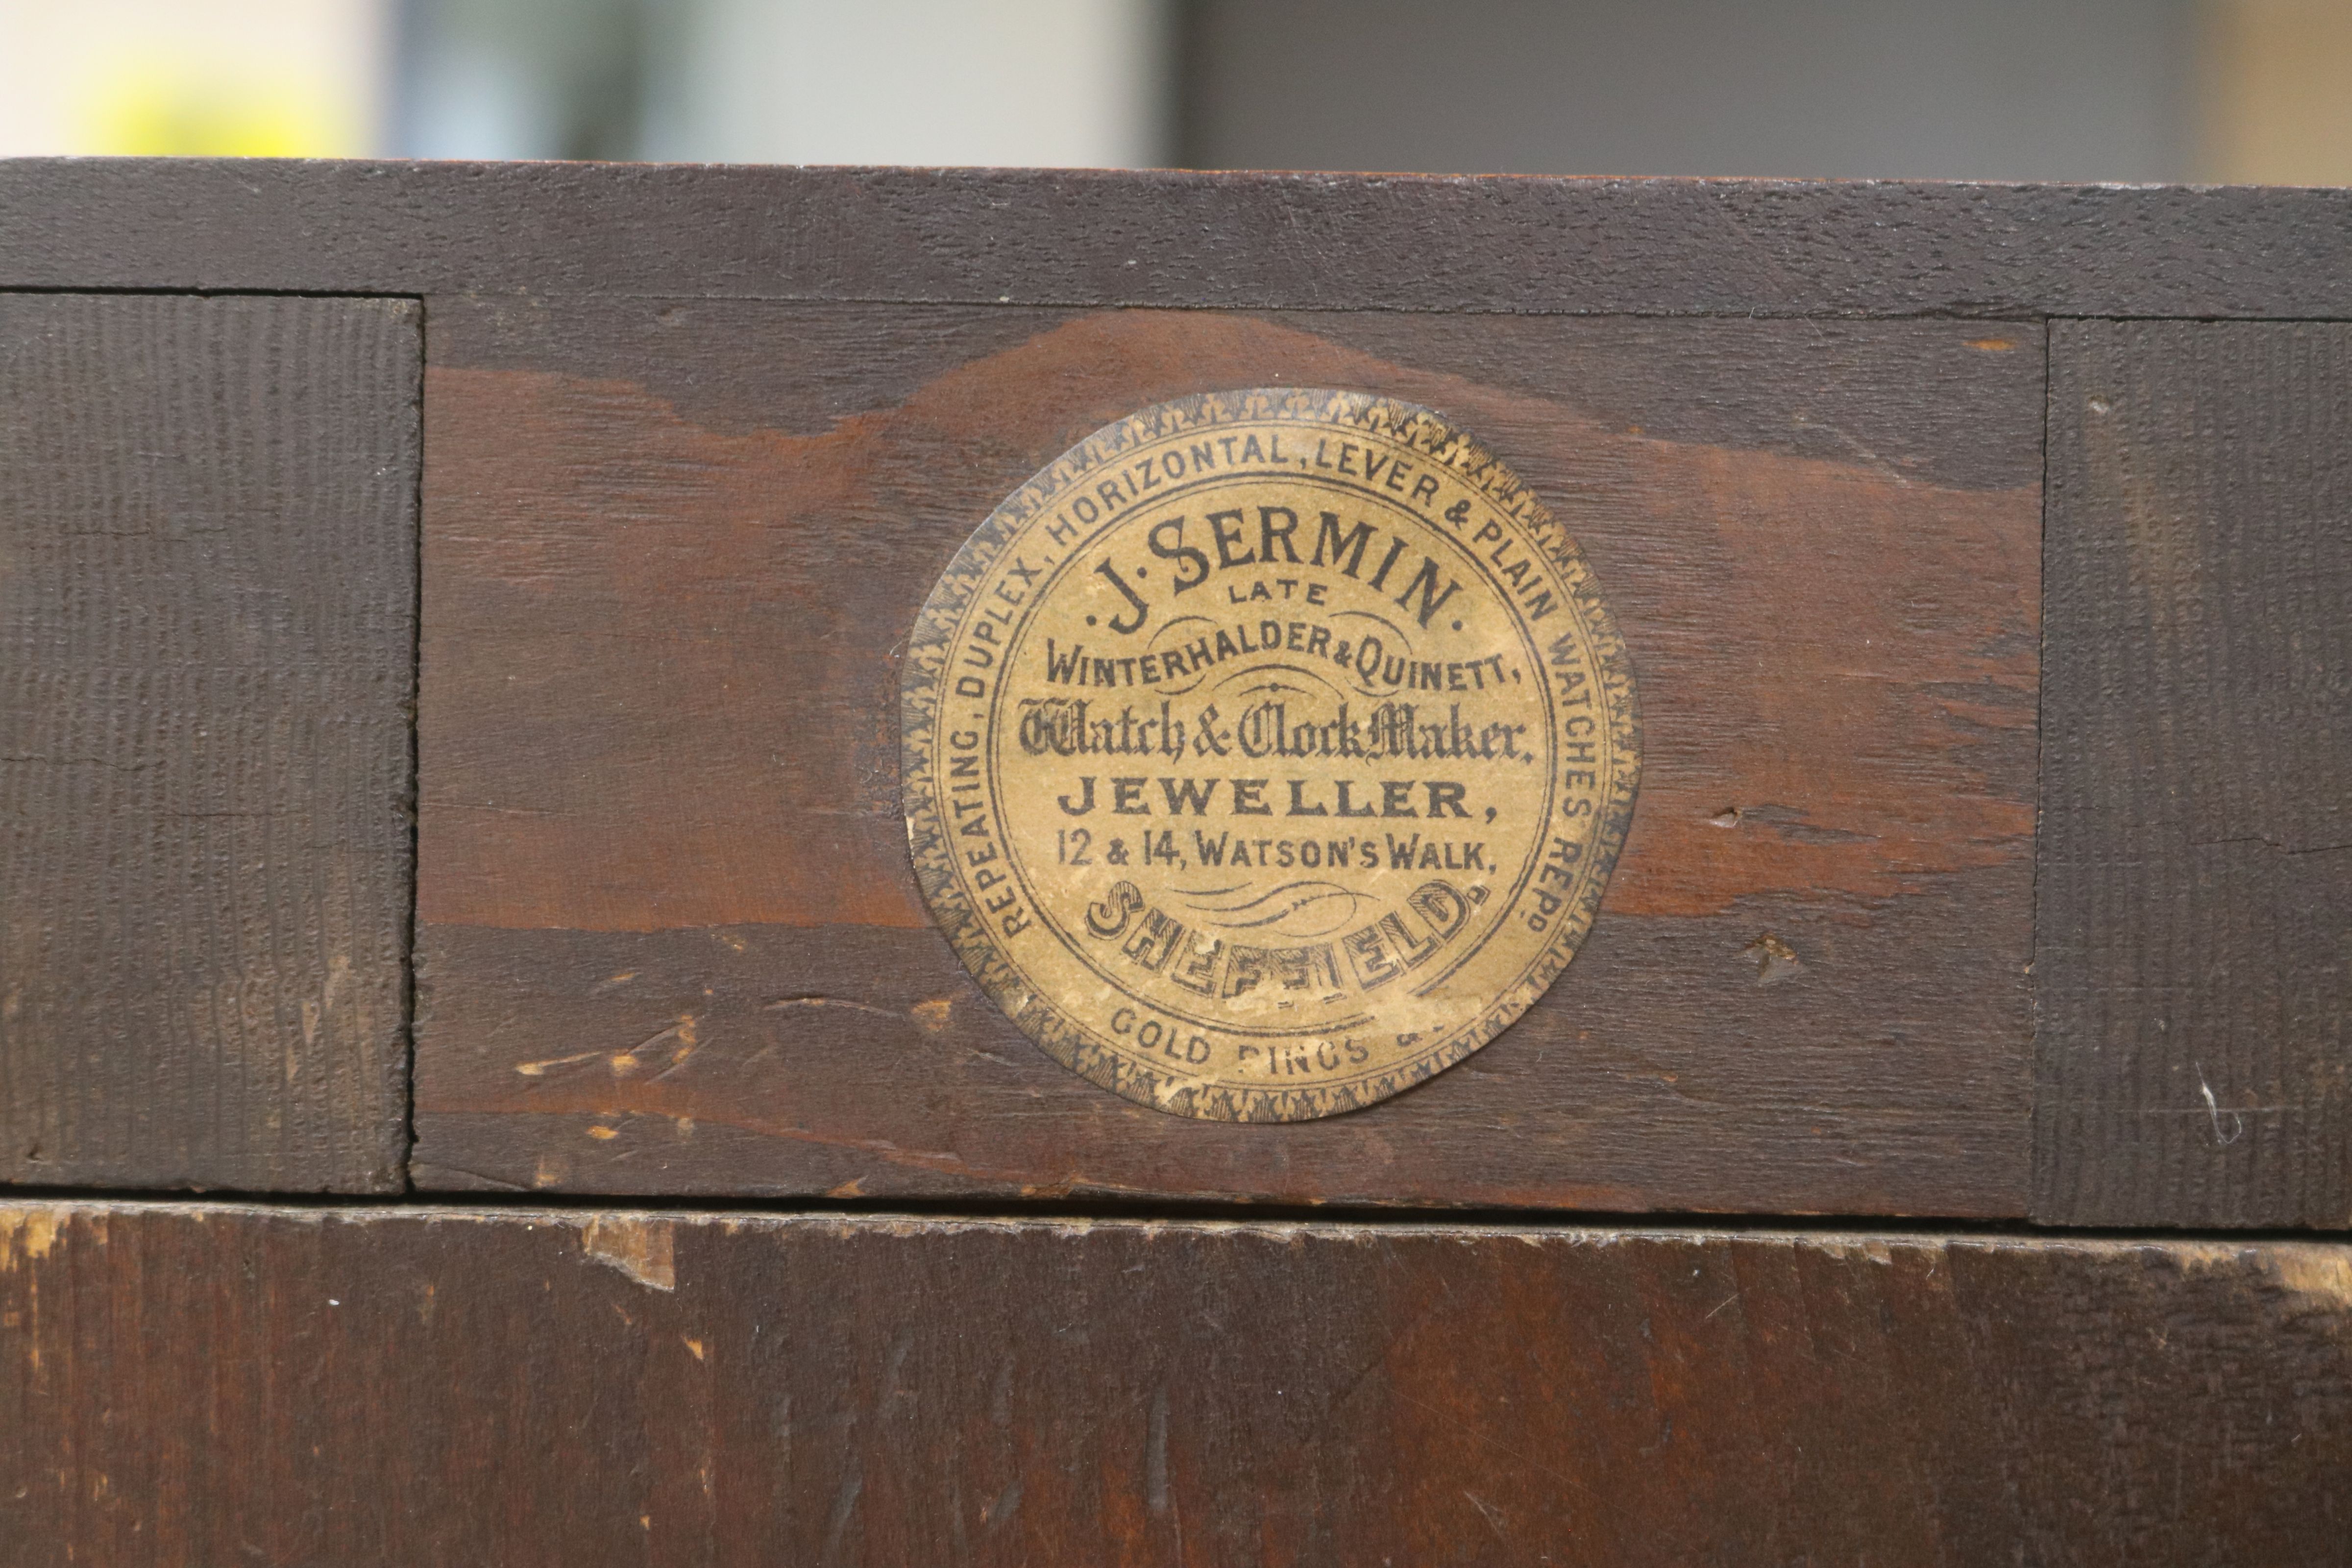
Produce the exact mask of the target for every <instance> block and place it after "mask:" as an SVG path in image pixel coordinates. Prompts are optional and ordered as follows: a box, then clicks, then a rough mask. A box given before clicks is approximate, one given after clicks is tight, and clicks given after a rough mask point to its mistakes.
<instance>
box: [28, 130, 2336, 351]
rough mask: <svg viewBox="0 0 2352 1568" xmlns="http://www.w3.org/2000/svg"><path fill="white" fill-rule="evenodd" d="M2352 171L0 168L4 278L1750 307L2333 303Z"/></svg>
mask: <svg viewBox="0 0 2352 1568" xmlns="http://www.w3.org/2000/svg"><path fill="white" fill-rule="evenodd" d="M2347 245H2352V191H2344V190H2294V191H2290V190H2256V189H2238V190H2227V189H2224V190H2190V189H2184V188H2180V187H2177V186H2176V187H2160V186H2156V187H2139V188H2122V187H2114V186H2108V187H2095V186H2065V185H1990V184H1958V183H1955V184H1900V183H1896V182H1878V181H1837V182H1805V181H1788V180H1669V179H1652V180H1625V179H1526V178H1485V179H1471V178H1434V177H1425V176H1411V175H1405V176H1398V175H1367V174H1180V173H1168V172H1158V173H1152V172H1142V173H1103V172H1092V171H1083V170H1048V171H1037V170H1028V171H1023V170H971V169H962V170H937V169H930V170H923V169H787V168H715V167H672V168H662V167H654V166H646V165H622V164H605V165H598V164H581V163H575V164H553V163H504V164H499V163H330V162H324V161H310V162H300V163H272V162H268V161H263V160H258V159H230V160H193V159H107V160H105V161H103V162H98V161H93V160H87V159H84V160H68V159H18V160H9V161H5V162H0V286H7V287H16V288H47V289H60V288H62V289H97V288H131V289H281V290H282V289H291V290H299V291H356V292H368V293H387V294H394V293H396V294H425V295H432V294H451V295H456V294H465V293H473V292H482V293H505V294H517V293H529V294H534V295H547V294H570V293H604V294H612V293H620V294H666V295H676V296H680V297H686V298H696V299H699V298H711V297H722V296H733V297H739V298H766V299H800V300H909V301H915V300H929V301H940V302H962V303H994V302H998V301H1005V302H1010V303H1016V304H1035V305H1080V306H1108V305H1165V306H1224V307H1232V308H1243V309H1254V310H1264V309H1282V308H1290V309H1340V310H1346V309H1354V308H1357V307H1373V308H1381V309H1402V310H1516V311H1548V310H1559V311H1575V312H1586V313H1632V314H1661V313H1667V314H1674V313H1707V312H1712V313H1718V314H1724V315H1732V316H1743V315H1748V314H1750V313H1764V314H1773V315H1836V316H1845V315H1856V314H1862V315H1935V314H1946V315H1966V316H2009V315H2016V316H2023V315H2038V314H2042V313H2051V314H2058V315H2103V314H2124V315H2184V316H2216V315H2230V316H2258V315H2273V316H2338V317H2341V316H2347V315H2352V271H2348V270H2347V268H2345V267H2344V266H2343V264H2342V263H2343V257H2344V253H2345V249H2346V247H2347Z"/></svg>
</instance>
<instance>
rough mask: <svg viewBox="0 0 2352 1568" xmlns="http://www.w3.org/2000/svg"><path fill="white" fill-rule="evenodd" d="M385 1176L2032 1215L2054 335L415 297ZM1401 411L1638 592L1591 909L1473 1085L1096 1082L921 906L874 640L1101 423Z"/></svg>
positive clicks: (1988, 328) (1628, 599) (888, 665)
mask: <svg viewBox="0 0 2352 1568" xmlns="http://www.w3.org/2000/svg"><path fill="white" fill-rule="evenodd" d="M430 320H431V328H430V340H431V360H432V365H433V368H432V370H431V372H430V374H429V375H428V381H427V388H428V390H427V395H426V421H427V427H428V436H427V440H426V453H427V458H426V468H425V601H424V602H425V624H424V631H423V658H422V715H421V719H420V725H421V728H420V742H419V744H420V761H421V773H420V791H421V795H422V817H421V827H420V835H421V837H420V864H419V884H418V916H419V921H420V929H419V973H418V983H419V1019H418V1036H417V1040H418V1044H417V1079H416V1091H417V1093H416V1132H417V1139H418V1142H417V1148H416V1160H417V1165H416V1169H415V1179H416V1180H417V1182H418V1183H419V1184H422V1185H425V1186H463V1185H468V1184H489V1185H505V1186H514V1187H531V1186H540V1187H553V1188H558V1189H562V1190H570V1191H578V1192H604V1193H614V1192H633V1193H688V1192H700V1193H732V1194H811V1193H826V1192H832V1193H842V1194H869V1195H871V1194H892V1193H898V1194H911V1193H932V1194H937V1193H961V1194H973V1193H990V1194H1037V1193H1046V1192H1065V1191H1085V1192H1089V1193H1097V1194H1120V1193H1130V1194H1172V1195H1182V1196H1187V1197H1244V1198H1260V1199H1280V1200H1287V1201H1313V1202H1327V1201H1328V1202H1339V1201H1351V1202H1358V1201H1360V1202H1375V1203H1435V1204H1470V1205H1570V1206H1584V1207H1600V1208H1610V1209H1636V1208H1644V1207H1672V1208H1681V1209H1693V1208H1696V1209H1748V1210H1793V1211H1808V1212H1811V1211H1843V1212H1866V1213H1932V1214H1946V1215H2016V1214H2019V1213H2021V1212H2022V1211H2023V1208H2024V1205H2025V1202H2026V1181H2027V1175H2028V1137H2029V1121H2028V1109H2027V1088H2028V1079H2029V1076H2030V1072H2029V1053H2030V1049H2031V1023H2030V1017H2029V1011H2028V997H2027V991H2026V986H2027V974H2026V963H2027V958H2028V942H2029V940H2030V925H2031V898H2032V891H2031V878H2032V847H2031V835H2032V826H2033V798H2034V795H2033V792H2034V733H2033V723H2034V712H2035V700H2036V691H2035V681H2036V640H2037V635H2038V626H2039V567H2040V559H2039V534H2040V512H2041V495H2040V466H2041V439H2042V405H2043V391H2042V331H2041V329H2040V328H2039V327H2038V326H2032V327H2024V326H2016V325H2011V324H2003V323H1985V322H1975V323H1965V324H1964V323H1958V322H1920V323H1879V324H1864V323H1838V322H1731V321H1708V322H1678V323H1677V322H1662V323H1646V324H1645V323H1640V322H1626V321H1573V320H1562V319H1521V318H1508V317H1458V318H1451V319H1441V318H1434V317H1429V316H1405V315H1392V316H1389V315H1381V314H1378V313H1373V312H1346V313H1339V314H1332V315H1298V316H1290V317H1280V318H1268V317H1257V316H1245V315H1231V314H1220V313H1211V312H1202V311H1183V312H1158V311H1114V312H1079V311H1039V310H1020V309H1017V308H948V307H941V308H912V307H892V306H830V307H790V306H783V305H774V304H741V303H709V304H698V303H688V302H667V303H665V302H660V301H643V302H640V301H614V302H605V303H595V302H589V301H580V300H570V301H558V302H553V303H545V302H537V301H530V300H446V301H442V300H436V301H435V302H434V304H433V306H432V310H431V317H430ZM1280 382H1297V383H1302V384H1327V385H1337V386H1346V387H1360V388H1367V389H1370V390H1374V391H1379V392H1383V393H1391V394H1394V395H1400V396H1402V397H1405V398H1407V399H1410V400H1412V401H1415V402H1418V403H1422V404H1425V405H1431V406H1433V407H1435V408H1437V409H1439V410H1440V411H1442V412H1443V413H1444V414H1445V415H1446V416H1448V417H1449V418H1451V419H1453V420H1454V421H1455V422H1457V423H1459V424H1460V425H1462V426H1464V427H1465V428H1466V429H1468V430H1470V431H1472V432H1473V433H1475V435H1477V436H1478V437H1480V438H1482V439H1483V440H1485V441H1486V442H1487V443H1488V444H1489V445H1490V446H1492V447H1494V448H1495V449H1496V451H1497V452H1498V453H1499V454H1500V455H1501V456H1502V457H1503V458H1504V460H1505V461H1507V463H1509V464H1510V465H1511V466H1512V467H1513V468H1514V469H1515V470H1516V471H1517V472H1518V473H1519V474H1520V475H1521V476H1522V477H1524V478H1525V479H1528V481H1529V482H1530V483H1531V484H1532V485H1534V486H1535V487H1536V489H1538V491H1539V492H1540V493H1541V494H1542V495H1543V496H1544V498H1545V499H1546V500H1548V501H1549V504H1550V505H1551V506H1552V507H1553V508H1554V510H1556V511H1558V512H1559V514H1560V515H1561V516H1562V518H1563V519H1564V520H1565V521H1567V523H1568V526H1569V527H1570V530H1571V531H1573V532H1574V533H1575V534H1576V535H1577V537H1578V538H1579V539H1580V542H1581V543H1582V545H1583V547H1584V550H1585V552H1586V553H1587V555H1588V556H1589V558H1590V559H1591V561H1592V563H1593V564H1594V566H1595V568H1596V569H1597V571H1598V573H1599V574H1600V579H1601V584H1602V586H1603V588H1604V589H1605V590H1606V592H1607V594H1608V595H1609V597H1610V600H1611V602H1612V605H1613V607H1614V609H1615V611H1616V614H1617V616H1618V617H1619V620H1620V624H1621V625H1622V627H1623V630H1624V633H1625V637H1626V639H1627V642H1628V644H1629V646H1630V647H1631V650H1632V656H1633V662H1634V668H1635V669H1636V672H1637V675H1638V678H1639V680H1640V683H1641V700H1642V705H1643V714H1644V729H1645V737H1646V738H1645V755H1644V761H1643V798H1642V800H1641V803H1640V805H1639V807H1638V808H1637V811H1636V814H1635V819H1634V825H1633V835H1632V837H1631V840H1630V842H1629V844H1628V847H1627V849H1626V851H1625V854H1624V857H1623V858H1622V862H1621V863H1620V865H1619V868H1618V870H1617V873H1616V877H1615V879H1614V881H1613V883H1612V889H1611V891H1610V896H1609V900H1608V903H1607V905H1606V906H1605V907H1604V910H1603V911H1602V914H1601V921H1600V923H1599V925H1598V927H1597V928H1596V930H1595V931H1594V932H1593V934H1592V936H1591V939H1590V940H1589V942H1588V943H1587V945H1586V947H1585V949H1584V952H1582V954H1581V955H1580V957H1579V958H1578V960H1577V962H1576V963H1575V964H1574V966H1573V967H1572V968H1571V969H1570V972H1569V973H1568V975H1567V976H1566V977H1565V978H1564V979H1563V980H1562V981H1561V982H1560V983H1559V984H1558V985H1557V986H1556V987H1555V988H1554V990H1553V992H1552V994H1551V995H1550V997H1549V999H1548V1000H1547V1001H1546V1002H1545V1003H1543V1004H1542V1005H1538V1007H1537V1008H1536V1009H1535V1010H1534V1011H1533V1012H1532V1013H1530V1014H1529V1015H1528V1017H1526V1018H1525V1019H1523V1020H1522V1021H1521V1022H1520V1023H1519V1024H1517V1026H1514V1027H1513V1028H1512V1029H1511V1030H1510V1031H1509V1032H1508V1033H1507V1035H1506V1036H1505V1037H1503V1038H1502V1039H1501V1040H1500V1041H1499V1042H1497V1043H1496V1044H1495V1045H1493V1046H1490V1047H1487V1048H1486V1050H1485V1051H1483V1052H1481V1053H1480V1054H1479V1055H1478V1056H1477V1057H1476V1058H1475V1059H1474V1060H1473V1061H1472V1062H1470V1063H1467V1064H1465V1066H1464V1067H1463V1068H1458V1069H1456V1070H1454V1071H1453V1072H1450V1073H1447V1074H1444V1075H1442V1076H1441V1077H1440V1078H1439V1079H1436V1080H1434V1081H1433V1083H1431V1084H1430V1085H1428V1086H1425V1087H1424V1088H1423V1089H1417V1090H1415V1091H1414V1092H1412V1093H1411V1094H1409V1095H1406V1096H1404V1097H1402V1098H1401V1099H1399V1100H1394V1101H1391V1102H1390V1103H1388V1104H1385V1105H1382V1106H1380V1107H1377V1108H1375V1109H1373V1110H1369V1111H1365V1112H1361V1113H1359V1114H1357V1115H1353V1116H1349V1117H1345V1118H1341V1119H1338V1120H1335V1121H1327V1122H1321V1123H1313V1124H1302V1125H1292V1126H1282V1127H1265V1126H1256V1127H1247V1126H1216V1125H1208V1124H1202V1123H1198V1122H1192V1121H1182V1120H1179V1119H1176V1118H1171V1117H1167V1116H1163V1115H1160V1114H1159V1113H1157V1112H1154V1111H1151V1110H1144V1109H1141V1108H1139V1107H1137V1106H1134V1105H1131V1104H1129V1103H1127V1102H1125V1101H1122V1100H1118V1099H1116V1098H1115V1097H1113V1096H1111V1095H1109V1094H1108V1093H1106V1092H1104V1091H1102V1090H1100V1089H1095V1088H1093V1087H1092V1086H1090V1085H1087V1084H1086V1083H1084V1082H1083V1081H1081V1080H1079V1079H1076V1077H1074V1076H1072V1075H1071V1074H1069V1073H1067V1072H1066V1071H1065V1070H1064V1069H1062V1068H1059V1067H1057V1066H1056V1065H1055V1064H1054V1063H1053V1062H1052V1061H1051V1060H1049V1059H1048V1058H1046V1057H1045V1055H1044V1054H1043V1053H1042V1052H1040V1051H1038V1050H1037V1049H1036V1048H1035V1047H1033V1046H1031V1045H1030V1044H1029V1043H1028V1042H1027V1041H1026V1040H1025V1039H1024V1037H1022V1036H1021V1035H1020V1034H1019V1033H1018V1032H1017V1031H1016V1030H1014V1029H1013V1027H1012V1026H1011V1025H1010V1024H1009V1023H1007V1022H1006V1021H1005V1020H1004V1019H1003V1017H1002V1016H1000V1015H999V1014H998V1013H997V1012H996V1011H995V1009H994V1008H993V1007H992V1005H990V1004H989V1003H988V1002H987V1001H986V1000H985V999H984V998H983V997H982V995H981V994H980V992H979V990H978V988H977V987H976V986H974V985H973V984H971V981H970V980H969V978H968V977H967V976H966V974H965V973H964V972H963V970H962V968H961V965H960V964H959V963H958V962H957V961H956V959H955V957H954V956H953V954H952V953H951V952H950V949H949V948H948V946H947V944H946V942H944V941H943V940H942V939H941V938H940V935H939V934H938V932H937V931H936V930H935V929H934V928H932V927H931V925H930V924H929V921H928V918H927V915H926V912H925V910H924V909H923V907H922V905H921V902H920V900H919V896H918V894H917V892H916V889H915V887H914V884H913V881H912V878H911V874H910V872H909V869H908V862H907V855H906V848H905V830H904V826H903V823H902V821H901V819H900V816H899V807H898V777H897V765H896V763H897V748H898V733H897V713H898V705H897V689H898V669H897V660H896V656H897V651H898V647H899V645H900V642H901V639H903V637H905V636H906V634H907V631H908V627H909V626H911V624H912V621H913V617H914V614H915V611H916V608H917V607H918V605H919V604H920V603H921V601H922V598H923V596H924V595H925V594H926V593H927V592H928V590H929V586H930V584H931V583H932V581H933V579H934V577H935V576H936V574H938V572H939V570H940V567H941V566H942V565H943V564H944V563H946V561H947V560H948V558H949V557H950V555H951V554H952V552H954V550H955V549H956V548H957V546H958V545H959V544H960V543H961V542H962V540H963V539H964V537H965V536H966V535H967V534H968V533H969V532H970V531H971V529H972V528H973V527H974V526H975V525H976V524H977V522H978V521H979V520H980V519H981V518H982V517H983V516H984V515H985V514H986V513H987V512H988V510H990V509H991V508H992V506H993V505H994V504H995V503H996V502H997V501H998V500H1000V499H1002V498H1003V495H1005V494H1006V493H1007V492H1009V491H1010V490H1011V489H1012V488H1013V486H1015V485H1016V484H1018V483H1019V482H1020V481H1021V480H1022V479H1025V478H1026V477H1027V476H1028V475H1029V474H1030V473H1031V472H1032V471H1033V470H1034V469H1035V468H1037V467H1038V466H1040V465H1041V464H1042V463H1044V462H1045V460H1046V459H1048V458H1051V457H1053V456H1054V455H1055V454H1056V453H1058V452H1059V451H1060V450H1061V449H1062V448H1063V447H1065V446H1066V445H1067V444H1068V443H1069V442H1071V441H1073V440H1075V439H1076V438H1077V437H1080V436H1082V435H1084V434H1086V433H1087V431H1089V430H1091V429H1093V428H1094V427H1095V426H1097V425H1099V424H1101V423H1102V422H1104V421H1106V420H1108V419H1111V418H1113V417H1116V416H1119V415H1121V414H1124V413H1126V412H1128V411H1129V410H1132V409H1134V408H1136V407H1139V406H1141V405H1146V404H1150V403H1152V402H1155V401H1158V400H1160V399H1163V398H1167V397H1172V396H1175V395H1180V394H1182V393H1187V392H1193V391H1199V390H1204V389H1210V388H1215V387H1221V386H1235V385H1251V384H1267V383H1280Z"/></svg>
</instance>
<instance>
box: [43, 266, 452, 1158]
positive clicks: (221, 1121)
mask: <svg viewBox="0 0 2352 1568" xmlns="http://www.w3.org/2000/svg"><path fill="white" fill-rule="evenodd" d="M421 347H422V344H421V334H420V328H419V320H418V310H417V307H416V306H415V304H414V303H412V302H405V301H398V300H292V299H224V300H198V299H190V298H174V297H168V296H167V297H140V296H127V295H116V296H102V297H100V296H89V295H50V296H26V295H0V647H5V651H4V652H0V1181H5V1182H21V1183H32V1184H45V1185H97V1186H182V1185H188V1186H200V1187H215V1188H217V1187H228V1188H246V1189H271V1190H299V1191H320V1190H325V1191H338V1192H373V1191H384V1190H398V1189H399V1188H400V1186H401V1185H402V1184H403V1182H404V1170H403V1163H404V1156H405V1152H406V1147H407V1128H406V1110H407V1061H406V1036H405V1023H406V1020H405V1016H404V1012H405V1007H406V1003H407V997H406V992H407V984H408V977H407V956H408V955H407V945H408V930H409V921H410V915H411V908H412V902H411V900H412V894H413V881H412V866H413V852H412V847H411V835H412V826H411V818H410V814H409V812H410V801H411V799H412V796H411V787H412V782H413V776H414V775H413V773H412V766H413V763H412V735H411V712H412V708H411V697H412V695H413V693H414V689H415V684H414V670H415V627H416V476H417V446H416V443H417V437H418V431H419V416H418V411H417V402H418V395H419V381H418V377H419V373H420V355H421Z"/></svg>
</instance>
